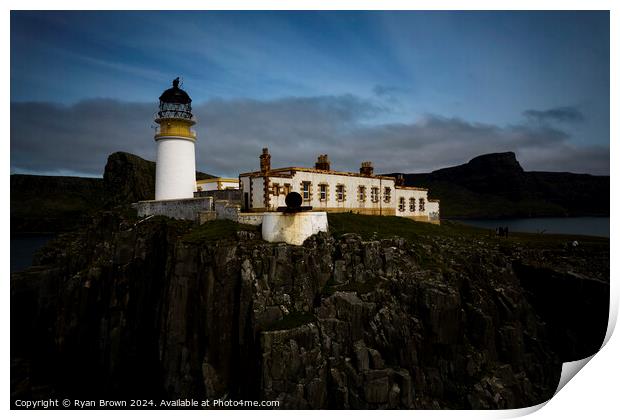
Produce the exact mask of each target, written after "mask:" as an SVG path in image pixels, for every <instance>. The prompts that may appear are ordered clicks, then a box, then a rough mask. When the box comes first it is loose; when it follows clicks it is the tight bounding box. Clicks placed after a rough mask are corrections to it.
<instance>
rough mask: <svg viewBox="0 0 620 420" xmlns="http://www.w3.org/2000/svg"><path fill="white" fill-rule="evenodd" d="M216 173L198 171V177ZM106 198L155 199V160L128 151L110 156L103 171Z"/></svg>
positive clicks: (117, 201) (121, 201)
mask: <svg viewBox="0 0 620 420" xmlns="http://www.w3.org/2000/svg"><path fill="white" fill-rule="evenodd" d="M207 178H214V175H209V174H205V173H203V172H198V171H196V179H197V180H200V179H207ZM103 183H104V187H105V192H106V200H107V201H108V202H109V203H112V204H125V203H135V202H137V201H142V200H154V199H155V162H152V161H150V160H146V159H142V158H141V157H139V156H136V155H132V154H131V153H126V152H115V153H112V154H111V155H110V156H108V161H107V163H106V165H105V171H104V173H103Z"/></svg>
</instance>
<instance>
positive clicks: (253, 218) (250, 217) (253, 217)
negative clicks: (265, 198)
mask: <svg viewBox="0 0 620 420" xmlns="http://www.w3.org/2000/svg"><path fill="white" fill-rule="evenodd" d="M264 214H265V213H239V216H238V219H237V221H238V222H239V223H242V224H244V225H254V226H258V225H260V224H261V223H263V215H264Z"/></svg>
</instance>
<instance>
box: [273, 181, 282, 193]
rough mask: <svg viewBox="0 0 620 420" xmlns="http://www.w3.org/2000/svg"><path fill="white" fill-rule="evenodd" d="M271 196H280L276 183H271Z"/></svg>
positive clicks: (278, 185) (278, 186)
mask: <svg viewBox="0 0 620 420" xmlns="http://www.w3.org/2000/svg"><path fill="white" fill-rule="evenodd" d="M273 195H274V197H277V196H278V195H280V184H278V183H277V182H274V183H273Z"/></svg>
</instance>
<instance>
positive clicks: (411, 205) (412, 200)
mask: <svg viewBox="0 0 620 420" xmlns="http://www.w3.org/2000/svg"><path fill="white" fill-rule="evenodd" d="M409 211H410V212H412V213H413V212H414V211H415V198H414V197H411V198H410V199H409Z"/></svg>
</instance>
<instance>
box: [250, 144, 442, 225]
mask: <svg viewBox="0 0 620 420" xmlns="http://www.w3.org/2000/svg"><path fill="white" fill-rule="evenodd" d="M239 185H240V187H241V190H242V192H243V208H244V209H245V210H246V211H250V212H266V211H275V210H276V209H277V208H278V207H282V206H284V205H285V204H284V198H285V197H286V195H287V194H288V193H289V192H291V191H296V192H298V193H300V194H301V196H302V199H303V205H305V206H312V208H313V209H315V210H320V211H326V212H353V213H358V214H371V215H377V216H402V217H408V218H411V219H414V220H418V221H423V222H438V221H439V200H433V199H429V198H428V190H427V189H426V188H419V187H406V186H404V185H403V178H402V176H399V177H396V178H394V177H389V176H382V175H375V174H374V168H373V166H372V163H371V162H362V164H361V167H360V171H359V172H342V171H334V170H332V169H331V163H330V161H329V158H328V156H327V155H320V156H319V157H318V158H317V161H316V163H315V164H314V168H300V167H286V168H277V169H272V168H271V155H270V154H269V150H268V149H266V148H265V149H263V153H262V154H261V155H260V170H259V171H256V172H247V173H243V174H240V175H239Z"/></svg>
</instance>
